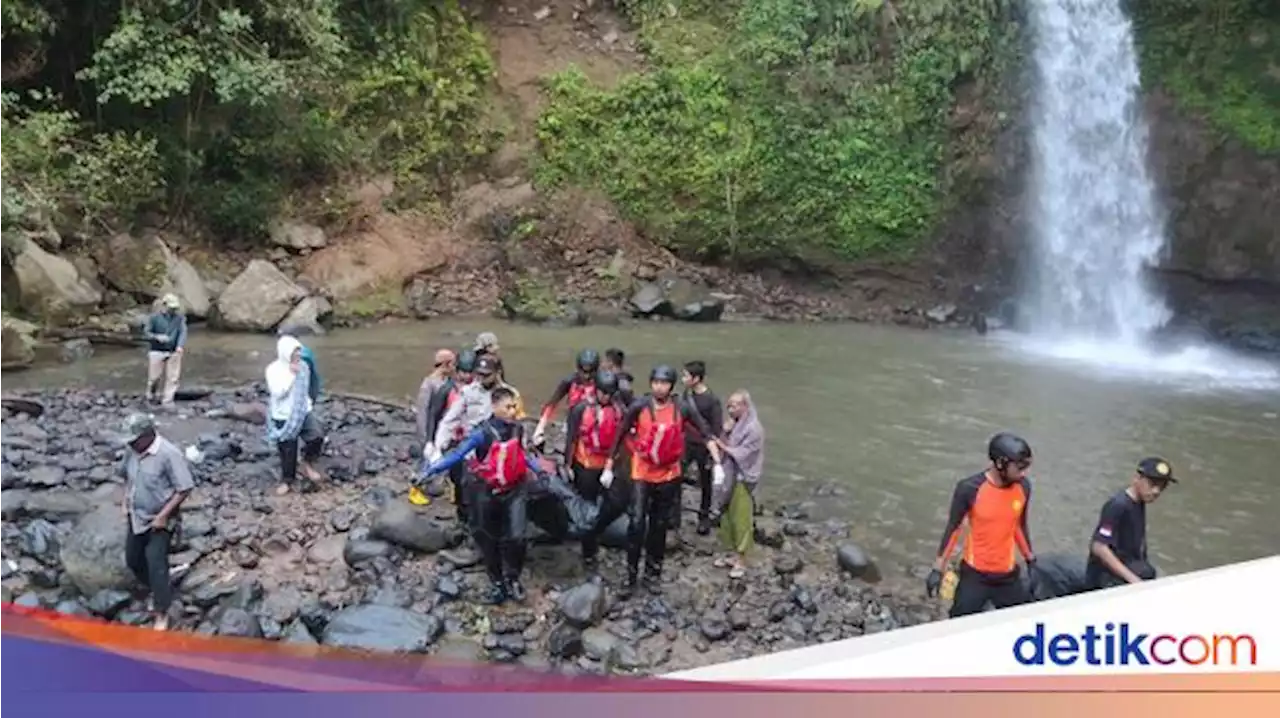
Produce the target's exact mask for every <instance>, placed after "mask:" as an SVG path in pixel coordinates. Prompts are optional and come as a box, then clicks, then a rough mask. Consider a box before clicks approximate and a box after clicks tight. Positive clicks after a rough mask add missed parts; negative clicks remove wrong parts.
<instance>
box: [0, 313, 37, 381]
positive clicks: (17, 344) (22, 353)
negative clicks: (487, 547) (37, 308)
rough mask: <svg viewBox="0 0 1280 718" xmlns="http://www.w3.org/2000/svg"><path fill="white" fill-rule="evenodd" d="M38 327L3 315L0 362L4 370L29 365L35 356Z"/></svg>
mask: <svg viewBox="0 0 1280 718" xmlns="http://www.w3.org/2000/svg"><path fill="white" fill-rule="evenodd" d="M39 330H40V327H39V326H37V325H35V324H32V323H31V322H24V321H22V320H20V319H14V318H12V317H10V316H9V315H8V314H5V315H4V318H3V325H0V332H2V334H0V364H2V365H3V368H4V369H5V370H12V369H21V368H23V367H27V366H30V365H31V363H32V362H33V361H35V358H36V339H35V334H36V332H38V331H39Z"/></svg>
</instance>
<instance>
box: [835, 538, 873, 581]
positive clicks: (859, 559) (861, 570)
mask: <svg viewBox="0 0 1280 718" xmlns="http://www.w3.org/2000/svg"><path fill="white" fill-rule="evenodd" d="M836 563H837V564H839V566H840V568H841V570H843V571H846V572H847V573H848V574H849V575H851V576H853V577H854V578H862V577H864V576H868V575H869V574H871V572H873V571H874V570H875V564H874V563H873V562H872V561H871V557H870V556H868V555H867V552H866V551H863V550H862V547H861V546H858V545H857V544H852V543H847V544H842V545H841V546H839V547H838V548H837V549H836Z"/></svg>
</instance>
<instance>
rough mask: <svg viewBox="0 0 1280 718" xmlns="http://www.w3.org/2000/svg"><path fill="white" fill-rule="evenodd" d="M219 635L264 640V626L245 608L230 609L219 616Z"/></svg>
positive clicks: (226, 609)
mask: <svg viewBox="0 0 1280 718" xmlns="http://www.w3.org/2000/svg"><path fill="white" fill-rule="evenodd" d="M218 635H219V636H236V637H238V638H262V626H260V625H259V624H258V619H257V618H255V617H254V615H253V614H251V613H249V612H248V611H246V610H244V609H243V608H234V607H228V608H224V609H222V612H221V613H220V614H219V615H218Z"/></svg>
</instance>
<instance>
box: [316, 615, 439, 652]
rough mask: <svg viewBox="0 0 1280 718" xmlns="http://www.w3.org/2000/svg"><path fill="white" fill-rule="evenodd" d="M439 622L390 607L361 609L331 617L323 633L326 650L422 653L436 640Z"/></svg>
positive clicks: (429, 616)
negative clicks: (353, 649)
mask: <svg viewBox="0 0 1280 718" xmlns="http://www.w3.org/2000/svg"><path fill="white" fill-rule="evenodd" d="M443 628H444V626H443V625H441V623H440V619H438V618H436V617H435V616H431V615H422V614H418V613H413V612H411V611H407V610H405V609H403V608H394V607H391V606H375V605H369V604H366V605H363V606H352V607H351V608H344V609H342V610H341V611H338V612H337V613H335V614H333V617H332V618H330V619H329V624H328V625H327V626H325V629H324V639H323V641H322V643H324V645H326V646H341V647H344V648H363V649H368V650H374V651H394V652H402V653H422V652H425V651H426V650H427V649H428V648H429V647H430V646H431V644H432V643H435V640H436V639H437V638H438V637H439V636H440V633H441V631H442V630H443Z"/></svg>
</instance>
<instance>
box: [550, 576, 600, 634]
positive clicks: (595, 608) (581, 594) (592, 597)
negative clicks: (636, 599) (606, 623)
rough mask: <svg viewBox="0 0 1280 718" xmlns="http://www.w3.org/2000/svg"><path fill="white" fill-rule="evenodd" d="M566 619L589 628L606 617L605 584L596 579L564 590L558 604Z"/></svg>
mask: <svg viewBox="0 0 1280 718" xmlns="http://www.w3.org/2000/svg"><path fill="white" fill-rule="evenodd" d="M557 607H558V608H559V609H560V613H561V614H562V615H563V616H564V619H565V620H566V621H568V622H569V623H570V624H572V625H574V626H577V627H578V628H589V627H591V626H594V625H595V624H597V623H599V622H600V619H601V618H603V617H604V612H605V609H606V608H607V604H606V603H605V592H604V586H602V585H600V584H599V583H596V582H594V581H588V582H586V583H583V584H580V585H578V586H575V587H574V588H571V589H569V590H568V591H565V592H564V595H562V596H561V597H560V601H559V602H558V606H557Z"/></svg>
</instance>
